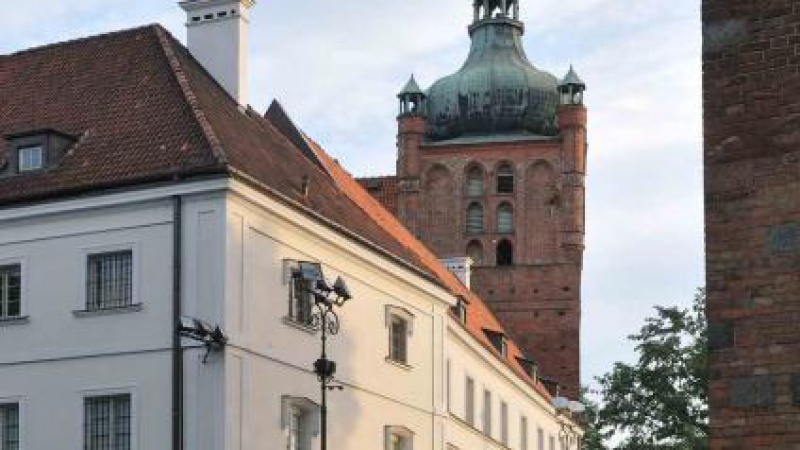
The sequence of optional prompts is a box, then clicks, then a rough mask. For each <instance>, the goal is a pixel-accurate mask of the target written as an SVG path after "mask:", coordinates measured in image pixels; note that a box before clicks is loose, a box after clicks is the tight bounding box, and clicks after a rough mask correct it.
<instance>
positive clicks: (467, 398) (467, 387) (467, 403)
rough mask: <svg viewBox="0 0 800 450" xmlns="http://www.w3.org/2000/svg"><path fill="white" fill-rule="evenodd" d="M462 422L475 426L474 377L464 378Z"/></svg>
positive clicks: (467, 376)
mask: <svg viewBox="0 0 800 450" xmlns="http://www.w3.org/2000/svg"><path fill="white" fill-rule="evenodd" d="M464 380H465V381H464V422H466V423H467V424H468V425H469V426H471V427H472V428H475V378H473V377H471V376H469V375H466V377H465V378H464Z"/></svg>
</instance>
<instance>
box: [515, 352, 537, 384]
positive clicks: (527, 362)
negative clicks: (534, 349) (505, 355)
mask: <svg viewBox="0 0 800 450" xmlns="http://www.w3.org/2000/svg"><path fill="white" fill-rule="evenodd" d="M517 362H518V363H519V365H520V367H522V370H524V371H525V373H526V374H528V376H529V377H531V379H533V380H534V381H535V380H537V379H538V378H539V366H538V364H536V361H534V360H532V359H528V358H522V357H518V358H517Z"/></svg>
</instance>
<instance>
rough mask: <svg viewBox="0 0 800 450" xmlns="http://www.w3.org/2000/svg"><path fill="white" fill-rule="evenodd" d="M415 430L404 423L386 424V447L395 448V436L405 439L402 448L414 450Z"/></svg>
mask: <svg viewBox="0 0 800 450" xmlns="http://www.w3.org/2000/svg"><path fill="white" fill-rule="evenodd" d="M414 434H415V433H414V431H412V430H411V429H410V428H408V427H405V426H402V425H386V426H385V427H384V449H385V450H395V448H394V446H393V442H392V440H393V438H395V437H399V438H400V439H402V440H403V448H402V450H414Z"/></svg>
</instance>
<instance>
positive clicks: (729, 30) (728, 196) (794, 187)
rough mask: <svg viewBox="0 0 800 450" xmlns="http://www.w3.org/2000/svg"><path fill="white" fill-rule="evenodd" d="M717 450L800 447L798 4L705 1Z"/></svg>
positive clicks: (710, 301) (710, 296) (709, 258)
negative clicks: (799, 398) (799, 384)
mask: <svg viewBox="0 0 800 450" xmlns="http://www.w3.org/2000/svg"><path fill="white" fill-rule="evenodd" d="M703 23H704V49H703V62H704V98H703V100H704V109H705V113H704V114H705V171H706V247H707V271H708V274H707V287H708V315H709V321H710V345H709V347H710V363H711V381H710V397H711V448H712V449H800V408H798V389H800V388H798V379H800V378H798V377H799V376H800V1H798V0H704V1H703Z"/></svg>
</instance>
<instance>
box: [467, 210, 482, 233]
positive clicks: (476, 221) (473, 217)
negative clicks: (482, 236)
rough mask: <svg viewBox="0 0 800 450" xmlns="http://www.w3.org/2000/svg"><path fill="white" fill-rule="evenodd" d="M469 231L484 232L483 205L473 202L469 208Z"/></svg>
mask: <svg viewBox="0 0 800 450" xmlns="http://www.w3.org/2000/svg"><path fill="white" fill-rule="evenodd" d="M467 233H474V234H477V233H483V206H481V205H480V203H472V204H471V205H469V208H467Z"/></svg>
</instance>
